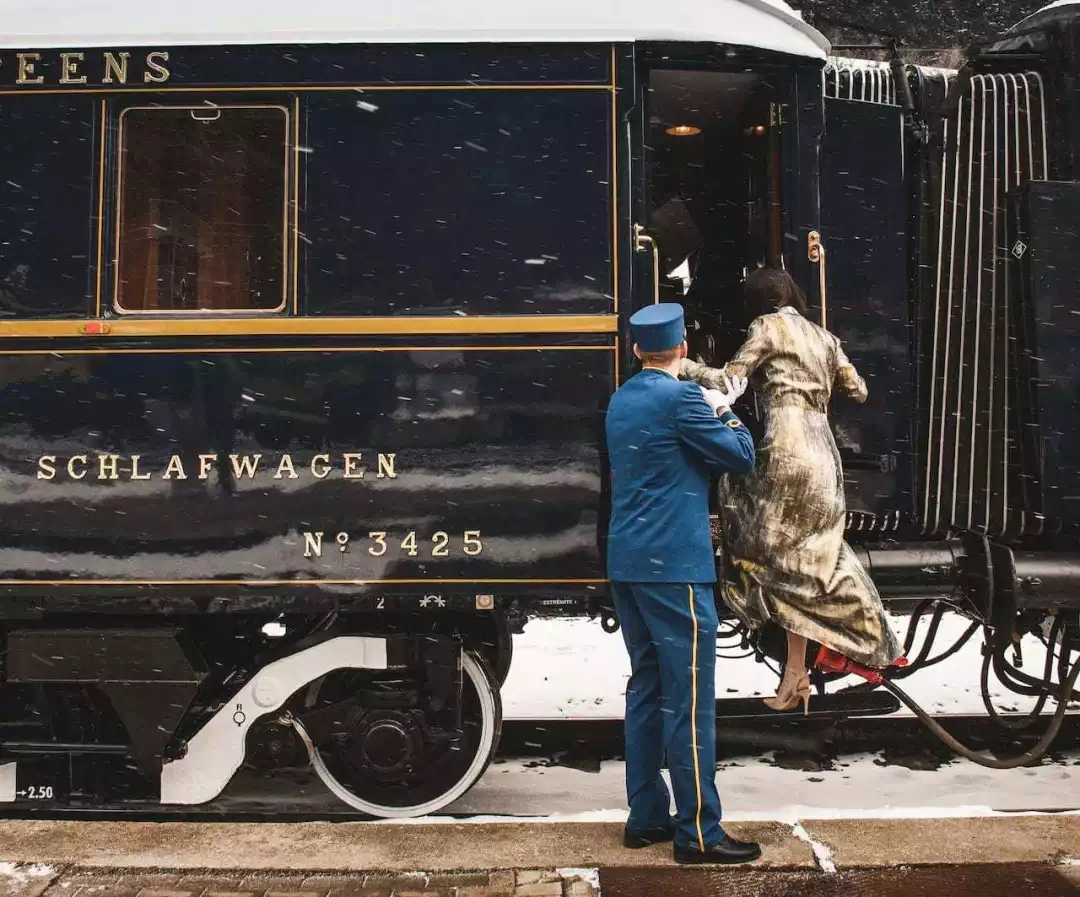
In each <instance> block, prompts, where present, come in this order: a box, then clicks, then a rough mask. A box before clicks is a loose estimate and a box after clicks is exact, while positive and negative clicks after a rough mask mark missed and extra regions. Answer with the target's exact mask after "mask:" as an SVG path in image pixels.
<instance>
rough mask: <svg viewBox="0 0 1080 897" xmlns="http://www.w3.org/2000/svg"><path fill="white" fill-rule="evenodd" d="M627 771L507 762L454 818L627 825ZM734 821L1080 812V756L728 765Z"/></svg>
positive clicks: (723, 785) (860, 758)
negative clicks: (925, 763) (807, 766)
mask: <svg viewBox="0 0 1080 897" xmlns="http://www.w3.org/2000/svg"><path fill="white" fill-rule="evenodd" d="M623 776H624V765H623V764H622V763H621V762H605V763H604V764H602V766H601V769H600V772H599V773H588V772H581V771H578V770H574V769H568V768H566V767H559V766H551V767H542V766H537V765H536V764H533V763H527V762H520V761H505V762H498V763H496V764H495V765H493V766H492V767H491V768H490V769H489V770H488V772H487V774H486V775H485V776H484V777H483V779H481V780H480V782H479V783H478V784H477V785H476V787H474V788H473V789H472V791H470V792H469V793H468V794H467V795H465V797H463V798H462V799H461V800H459V801H457V802H456V803H455V804H454V805H453V806H451V807H449V808H447V811H446V812H447V813H452V814H468V815H474V814H475V815H478V816H481V817H483V818H491V817H497V816H519V817H520V816H525V817H530V818H534V817H552V818H555V819H559V820H565V819H571V818H572V819H589V820H593V821H623V820H625V818H626V811H625V807H626V793H625V786H624V779H623ZM716 784H717V787H718V788H719V790H720V799H721V801H722V803H723V807H724V817H725V818H727V819H731V820H733V821H744V820H762V819H776V820H781V821H788V822H792V823H794V822H795V821H796V820H798V819H824V818H873V819H881V818H929V817H942V816H986V815H992V814H995V813H1010V814H1012V813H1024V812H1061V811H1067V810H1075V809H1077V808H1080V787H1078V784H1080V753H1076V752H1074V753H1071V754H1070V755H1068V756H1066V757H1064V758H1063V759H1061V760H1059V761H1058V762H1056V763H1052V764H1051V763H1047V764H1044V765H1042V766H1039V767H1036V768H1033V769H1012V770H991V769H983V768H982V767H980V766H976V765H975V764H973V763H969V762H968V761H966V760H956V761H954V762H952V763H948V764H946V765H944V766H942V767H941V768H939V769H935V770H932V771H929V770H928V771H922V770H912V769H907V768H905V767H902V766H885V765H884V764H883V762H882V761H881V759H880V758H878V757H877V756H875V755H871V754H860V755H855V756H847V757H841V758H839V759H838V760H837V761H836V763H835V769H833V770H826V771H814V772H803V771H800V770H794V769H783V768H780V767H778V766H775V765H773V763H772V760H771V757H769V756H767V755H766V756H762V757H759V758H754V759H750V760H745V761H739V762H738V763H725V764H723V765H722V766H721V767H720V770H719V771H718V773H717V776H716Z"/></svg>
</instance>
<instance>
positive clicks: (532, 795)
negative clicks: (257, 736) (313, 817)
mask: <svg viewBox="0 0 1080 897" xmlns="http://www.w3.org/2000/svg"><path fill="white" fill-rule="evenodd" d="M891 623H892V625H893V627H894V629H895V631H896V632H897V633H898V634H899V635H900V636H901V637H903V635H904V633H905V632H906V629H907V623H908V618H907V617H905V616H893V617H892V618H891ZM928 625H929V620H928V619H924V621H923V622H922V624H921V625H920V631H919V637H918V638H916V640H915V646H916V648H915V650H916V651H917V650H918V647H919V646H920V645H921V636H922V634H923V633H925V631H926V628H927V626H928ZM967 625H968V621H967V620H965V619H962V618H960V617H957V616H954V615H949V616H946V617H945V619H944V620H943V621H942V625H941V627H940V630H939V636H938V640H937V643H936V645H935V647H934V649H933V653H934V654H936V653H938V652H940V651H943V650H945V649H946V648H948V647H949V646H950V645H951V644H952V643H953V641H954V640H955V639H956V638H958V637H959V636H960V634H961V633H962V632H963V631H964V630H965V629H966V627H967ZM981 646H982V638H981V635H980V634H978V633H977V634H976V635H975V636H974V637H973V638H972V639H971V641H970V642H968V643H967V645H966V646H965V647H964V649H963V650H961V651H960V652H958V653H957V654H956V655H955V656H954V657H952V658H950V659H949V660H947V661H945V662H944V663H941V664H939V665H938V666H936V667H933V668H931V669H928V670H926V671H924V672H921V673H917V674H915V675H914V676H912V677H911V678H910V679H908V680H906V681H905V683H904V687H905V689H906V690H907V691H908V692H909V694H911V696H912V697H913V698H914V699H915V700H916V701H918V702H919V703H920V704H922V705H923V706H924V707H926V708H927V709H928V710H931V711H932V712H934V713H935V714H937V715H942V716H948V715H982V714H984V713H985V710H984V708H983V705H982V699H981V697H980V694H979V672H980V666H981V661H982V657H981V653H980V649H981ZM1024 657H1025V668H1026V669H1028V670H1036V669H1041V667H1042V663H1043V660H1044V659H1045V649H1044V648H1043V647H1042V645H1041V644H1040V643H1039V642H1038V641H1037V640H1034V639H1030V638H1029V639H1027V640H1025V642H1024ZM628 676H629V661H628V659H627V656H626V650H625V648H624V646H623V642H622V636H621V635H620V634H615V635H608V634H607V633H605V632H604V631H603V630H602V629H601V627H600V625H599V623H598V622H595V621H587V620H531V621H530V622H529V623H528V624H527V626H526V628H525V632H524V633H523V634H522V635H518V636H515V639H514V662H513V665H512V667H511V671H510V676H509V679H508V680H507V682H506V685H505V687H504V689H503V707H504V713H505V716H506V717H507V718H508V719H537V718H541V719H543V718H562V719H565V718H604V717H608V718H610V717H621V716H622V713H623V700H624V699H623V695H624V693H625V688H626V680H627V677H628ZM852 681H854V680H852ZM716 683H717V696H718V697H721V698H723V697H753V696H766V695H770V694H772V693H773V692H774V691H775V688H776V684H777V678H776V675H775V674H774V673H773V672H771V671H770V670H769V669H768V668H767V667H766V666H765V665H763V664H758V663H755V662H754V660H753V659H752V658H748V659H743V660H725V659H718V661H717V672H716ZM843 684H844V685H846V684H847V683H843ZM838 687H842V686H841V685H836V686H830V688H838ZM991 693H992V694H993V695H994V696H995V699H996V704H997V706H998V708H999V709H1002V710H1010V711H1017V712H1022V711H1024V710H1026V709H1027V708H1028V707H1030V706H1031V705H1030V701H1029V699H1024V698H1019V697H1017V696H1014V695H1012V694H1011V693H1008V692H1006V691H1005V690H1004V689H1002V688H1001V687H1000V686H997V687H993V686H992V688H991ZM897 715H903V716H910V715H911V714H910V713H909V712H908V711H907V710H906V709H905V710H903V711H900V712H899V713H898V714H897ZM623 775H624V766H623V764H622V763H621V762H605V763H603V764H602V766H601V769H600V772H599V773H589V772H582V771H578V770H574V769H569V768H566V767H559V766H545V765H543V764H537V763H535V762H524V761H515V760H506V761H501V762H497V763H496V764H495V765H493V766H492V767H491V768H490V769H489V771H488V773H487V774H486V775H485V776H484V778H483V779H482V780H481V781H480V783H479V784H478V785H477V786H476V787H475V788H473V790H472V791H471V792H469V794H467V795H466V796H465V797H464V798H462V799H461V800H459V801H458V802H457V803H456V804H454V805H453V806H452V807H450V808H448V810H447V812H449V813H454V814H467V815H470V816H471V815H475V816H476V817H478V818H483V819H487V818H494V817H506V816H515V817H528V818H536V817H550V818H553V819H559V820H563V819H593V820H605V821H619V820H623V819H625V818H626V812H625V806H626V795H625V791H624V780H623ZM1077 779H1080V752H1071V753H1068V754H1066V755H1065V756H1064V757H1061V758H1059V759H1058V760H1056V761H1055V762H1044V763H1043V764H1042V765H1040V766H1038V767H1036V768H1030V769H1014V770H1006V771H999V770H989V769H984V768H982V767H979V766H976V765H975V764H973V763H970V762H968V761H965V760H960V759H956V760H954V761H952V762H949V763H946V764H944V765H943V766H941V767H940V768H938V769H935V770H927V771H922V770H913V769H908V768H906V767H904V766H897V765H886V764H885V762H884V761H883V760H882V759H881V758H880V757H879V756H877V755H871V754H860V755H850V756H841V757H839V758H837V759H836V761H835V762H834V764H833V768H832V769H828V770H823V771H813V772H805V771H800V770H797V769H785V768H782V767H780V766H777V765H776V764H775V762H774V759H773V757H772V756H771V755H762V756H760V757H756V758H750V759H745V760H739V761H737V762H728V763H724V764H722V765H721V768H720V770H719V772H718V774H717V784H718V786H719V789H720V796H721V799H722V801H723V804H724V814H725V816H726V817H727V818H729V819H733V820H755V819H781V820H788V821H791V822H792V824H794V822H795V821H796V820H798V819H807V818H834V817H850V818H882V817H900V818H918V817H931V816H972V815H989V814H994V813H999V812H1004V813H1017V812H1062V811H1066V810H1073V809H1075V808H1078V807H1080V787H1077V784H1078V783H1077V781H1076V780H1077Z"/></svg>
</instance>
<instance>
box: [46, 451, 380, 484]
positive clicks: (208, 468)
mask: <svg viewBox="0 0 1080 897" xmlns="http://www.w3.org/2000/svg"><path fill="white" fill-rule="evenodd" d="M365 457H368V456H365V454H364V453H363V452H342V453H341V454H329V453H326V454H319V455H314V456H312V458H311V460H310V461H306V462H305V461H300V462H297V461H294V460H293V457H292V455H281V456H280V457H278V458H264V456H263V455H261V454H255V455H221V454H219V453H217V452H204V453H201V454H191V455H172V456H171V457H170V458H169V460H168V462H167V463H165V464H164V465H161V464H160V462H159V463H158V464H156V465H155V464H154V463H153V462H152V461H148V460H146V459H144V458H143V456H142V455H114V454H103V453H98V454H96V455H89V454H86V455H71V456H70V457H60V456H58V455H42V456H41V457H40V458H38V462H37V478H38V479H39V480H56V479H70V480H87V479H89V480H151V479H162V480H187V479H197V480H207V479H209V478H210V475H211V474H212V473H214V472H215V471H217V472H218V473H219V474H220V473H221V470H222V467H225V470H226V472H231V473H232V475H233V477H234V478H235V479H238V480H243V479H248V480H252V479H255V477H257V476H260V475H262V476H268V477H270V478H271V479H275V480H298V479H300V478H301V476H310V477H313V478H314V479H316V480H325V479H326V478H327V477H329V476H331V475H336V476H339V477H341V478H342V479H345V480H363V479H367V478H369V477H374V478H375V479H378V480H385V479H389V480H393V479H396V478H397V475H398V474H397V455H396V454H393V453H388V454H382V453H380V454H377V455H372V456H370V457H371V459H372V462H373V463H369V462H368V461H365Z"/></svg>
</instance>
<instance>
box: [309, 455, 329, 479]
mask: <svg viewBox="0 0 1080 897" xmlns="http://www.w3.org/2000/svg"><path fill="white" fill-rule="evenodd" d="M316 465H318V467H316ZM330 470H331V468H330V456H329V455H316V456H315V457H314V458H312V459H311V475H312V476H313V477H315V479H317V480H322V479H325V478H326V477H328V476H329V475H330Z"/></svg>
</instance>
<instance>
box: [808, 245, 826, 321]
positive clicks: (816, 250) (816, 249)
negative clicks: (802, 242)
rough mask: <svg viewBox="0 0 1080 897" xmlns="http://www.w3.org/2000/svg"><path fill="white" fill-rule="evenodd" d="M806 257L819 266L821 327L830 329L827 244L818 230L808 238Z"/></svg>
mask: <svg viewBox="0 0 1080 897" xmlns="http://www.w3.org/2000/svg"><path fill="white" fill-rule="evenodd" d="M806 257H807V258H808V259H810V262H811V264H814V265H817V266H818V293H819V295H820V296H821V326H822V327H828V308H829V297H828V285H827V282H826V281H827V278H826V271H825V244H824V243H822V242H821V234H820V233H818V232H817V231H816V230H812V231H810V233H809V234H808V235H807V237H806Z"/></svg>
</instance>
